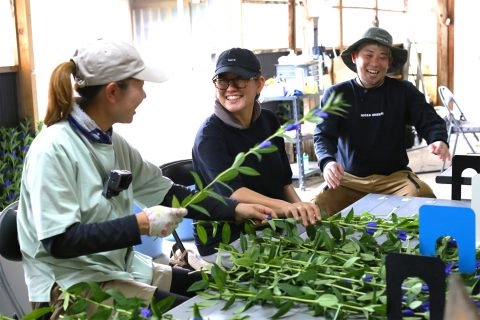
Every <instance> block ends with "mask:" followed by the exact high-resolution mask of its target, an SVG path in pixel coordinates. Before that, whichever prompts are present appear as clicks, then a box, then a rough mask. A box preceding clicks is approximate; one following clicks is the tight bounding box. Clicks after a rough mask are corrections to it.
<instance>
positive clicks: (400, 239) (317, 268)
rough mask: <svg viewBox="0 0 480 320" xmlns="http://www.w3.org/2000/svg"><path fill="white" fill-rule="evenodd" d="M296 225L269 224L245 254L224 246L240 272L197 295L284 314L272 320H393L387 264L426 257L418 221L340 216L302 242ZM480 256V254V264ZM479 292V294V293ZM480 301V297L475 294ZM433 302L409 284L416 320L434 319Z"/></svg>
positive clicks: (454, 265)
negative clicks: (306, 316) (310, 318)
mask: <svg viewBox="0 0 480 320" xmlns="http://www.w3.org/2000/svg"><path fill="white" fill-rule="evenodd" d="M296 223H297V222H295V221H294V220H293V219H291V218H289V219H276V220H272V221H270V227H271V228H268V229H265V230H263V231H262V233H261V235H258V234H256V232H255V230H254V229H250V232H249V233H247V234H245V235H242V238H241V239H240V243H241V248H240V249H235V248H234V247H232V246H230V245H228V244H222V245H221V247H220V249H219V255H221V254H222V253H228V254H229V255H231V261H232V263H233V267H231V268H229V269H224V268H221V267H220V266H218V265H217V264H214V265H213V266H212V268H211V276H210V277H204V280H202V281H200V282H197V283H195V284H194V285H193V286H192V287H191V288H190V289H191V290H192V291H198V294H199V295H200V296H202V297H204V298H206V299H214V300H218V299H221V300H224V301H225V307H224V308H225V309H229V307H231V306H232V304H233V303H234V302H235V301H239V300H241V301H242V303H241V305H243V308H241V309H240V310H235V311H236V312H244V313H246V314H248V309H249V308H251V307H252V306H254V305H262V304H270V305H272V306H273V307H276V308H277V312H276V314H275V315H274V316H273V318H279V317H281V316H282V315H284V314H286V313H287V312H288V311H289V310H290V309H291V308H292V307H294V306H300V305H303V306H304V307H305V308H306V309H307V310H308V311H309V312H310V313H311V314H312V315H314V316H324V317H326V318H327V319H348V318H349V317H360V318H362V319H386V314H387V313H386V312H387V310H386V305H387V296H386V276H385V271H386V270H385V257H386V256H387V255H388V254H389V253H403V254H412V255H419V254H420V253H419V246H418V215H412V216H410V217H399V216H397V215H396V214H395V213H392V214H390V215H389V216H388V217H383V218H382V217H377V216H374V215H372V214H370V213H363V214H360V215H354V213H353V211H351V212H349V213H348V214H347V215H345V216H341V215H340V214H337V215H335V216H332V217H330V218H326V219H324V220H323V221H321V222H317V224H316V225H315V226H310V227H308V228H307V232H306V234H307V236H306V237H305V238H302V237H300V236H299V235H298V232H297V228H296V227H297V226H296ZM437 255H438V257H439V258H441V259H442V261H444V262H445V264H446V272H447V274H448V273H451V272H458V260H457V259H458V250H457V247H456V246H455V244H454V242H453V241H452V239H451V238H449V237H444V238H442V239H440V240H439V241H438V243H437ZM478 255H479V253H477V258H478ZM462 276H463V278H464V281H465V285H466V287H467V289H468V291H469V292H472V291H473V288H474V287H476V286H478V285H479V280H478V279H477V278H478V277H479V276H480V271H477V272H475V273H474V274H471V275H462ZM477 291H478V290H477ZM471 298H472V299H474V300H476V301H478V300H479V299H480V295H478V294H471ZM428 299H429V293H428V290H425V285H424V283H423V281H422V280H421V279H419V278H415V277H412V278H408V279H407V280H406V281H405V282H404V301H403V309H404V310H405V313H406V314H408V315H409V316H410V318H409V319H428V316H429V313H428V308H427V307H426V302H427V301H428Z"/></svg>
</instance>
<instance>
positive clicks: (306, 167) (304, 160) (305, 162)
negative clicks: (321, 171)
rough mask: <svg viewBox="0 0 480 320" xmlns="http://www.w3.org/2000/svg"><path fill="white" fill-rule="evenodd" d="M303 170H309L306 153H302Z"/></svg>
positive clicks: (308, 160)
mask: <svg viewBox="0 0 480 320" xmlns="http://www.w3.org/2000/svg"><path fill="white" fill-rule="evenodd" d="M303 170H305V171H309V170H310V159H309V156H308V153H306V152H304V153H303Z"/></svg>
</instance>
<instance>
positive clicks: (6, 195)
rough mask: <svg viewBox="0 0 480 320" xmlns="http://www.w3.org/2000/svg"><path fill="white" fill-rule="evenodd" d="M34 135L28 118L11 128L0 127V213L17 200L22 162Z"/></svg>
mask: <svg viewBox="0 0 480 320" xmlns="http://www.w3.org/2000/svg"><path fill="white" fill-rule="evenodd" d="M35 135H36V132H35V131H34V130H32V121H31V120H30V119H28V118H27V119H25V120H23V121H21V122H20V124H19V125H18V126H16V127H13V128H6V127H0V211H1V210H3V209H4V208H5V207H6V206H8V205H9V204H10V203H12V202H14V201H16V200H18V197H19V194H20V180H21V176H22V169H23V161H24V159H25V155H26V154H27V151H28V148H29V147H30V144H31V143H32V141H33V139H34V137H35Z"/></svg>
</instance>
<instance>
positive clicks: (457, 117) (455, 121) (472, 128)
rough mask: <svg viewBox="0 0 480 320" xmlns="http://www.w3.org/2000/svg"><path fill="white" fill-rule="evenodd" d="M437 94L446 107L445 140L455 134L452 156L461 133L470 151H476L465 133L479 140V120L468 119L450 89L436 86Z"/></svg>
mask: <svg viewBox="0 0 480 320" xmlns="http://www.w3.org/2000/svg"><path fill="white" fill-rule="evenodd" d="M438 94H439V96H440V99H441V100H442V103H443V106H444V107H445V108H446V109H447V112H448V113H447V116H446V119H445V120H446V122H447V126H448V136H447V142H448V143H450V137H451V135H452V134H455V142H454V144H453V149H452V156H454V155H455V151H456V149H457V142H458V136H459V135H462V136H463V138H464V139H465V142H466V143H467V145H468V147H469V148H470V150H471V151H472V153H477V152H476V151H475V149H474V148H473V146H472V144H471V143H470V141H469V140H468V138H467V136H466V134H467V133H470V134H472V135H473V136H474V137H475V139H476V140H477V141H479V139H478V136H477V133H480V122H472V121H468V120H467V118H466V117H465V114H464V113H463V111H462V109H460V106H459V105H458V103H457V101H456V100H455V97H454V96H453V93H452V91H450V89H448V88H447V87H445V86H439V87H438ZM444 169H445V161H444V162H443V166H442V171H443V170H444Z"/></svg>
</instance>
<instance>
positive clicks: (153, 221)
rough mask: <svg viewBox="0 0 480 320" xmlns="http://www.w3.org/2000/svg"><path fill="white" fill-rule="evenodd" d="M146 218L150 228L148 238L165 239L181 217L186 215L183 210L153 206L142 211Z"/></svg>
mask: <svg viewBox="0 0 480 320" xmlns="http://www.w3.org/2000/svg"><path fill="white" fill-rule="evenodd" d="M143 212H145V214H146V215H147V217H148V221H149V223H150V228H149V231H148V235H149V236H155V237H162V238H163V237H166V236H168V235H169V234H171V233H172V232H173V230H175V228H176V227H177V226H178V224H179V223H180V222H182V220H183V217H185V216H186V215H187V209H185V208H169V207H164V206H153V207H150V208H145V209H143Z"/></svg>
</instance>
